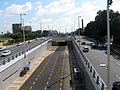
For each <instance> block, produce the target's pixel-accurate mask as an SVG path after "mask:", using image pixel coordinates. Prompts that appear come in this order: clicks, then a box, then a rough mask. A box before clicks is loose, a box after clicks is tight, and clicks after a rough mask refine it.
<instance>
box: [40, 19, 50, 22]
mask: <svg viewBox="0 0 120 90" xmlns="http://www.w3.org/2000/svg"><path fill="white" fill-rule="evenodd" d="M41 21H42V23H49V22H51V21H52V19H42V20H41Z"/></svg>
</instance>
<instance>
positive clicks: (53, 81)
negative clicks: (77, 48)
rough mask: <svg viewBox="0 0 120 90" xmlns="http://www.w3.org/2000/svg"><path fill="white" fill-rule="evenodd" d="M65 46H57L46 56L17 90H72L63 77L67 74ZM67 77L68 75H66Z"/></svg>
mask: <svg viewBox="0 0 120 90" xmlns="http://www.w3.org/2000/svg"><path fill="white" fill-rule="evenodd" d="M65 50H66V47H65V46H61V47H58V48H57V49H56V50H55V52H54V53H52V54H51V55H49V56H48V57H46V58H45V59H44V60H43V62H42V63H41V64H40V65H39V66H38V67H37V69H36V70H35V71H34V72H33V74H32V75H31V76H30V77H29V78H28V79H27V80H26V82H25V83H24V84H23V85H22V86H21V87H20V89H19V90H72V89H70V87H69V85H65V87H64V84H66V83H68V84H69V82H68V81H66V80H65V79H66V78H64V77H65V76H68V75H69V74H68V73H67V72H68V69H69V67H68V66H69V64H68V61H69V59H68V56H67V54H66V53H65ZM67 78H68V77H67Z"/></svg>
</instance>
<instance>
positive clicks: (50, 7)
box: [0, 0, 120, 33]
mask: <svg viewBox="0 0 120 90" xmlns="http://www.w3.org/2000/svg"><path fill="white" fill-rule="evenodd" d="M106 2H107V0H39V1H38V0H29V1H28V0H2V1H0V33H1V32H4V33H6V32H7V31H9V32H12V24H13V23H20V13H22V14H23V13H25V14H26V16H23V18H24V20H25V25H30V22H31V26H32V30H33V31H35V30H39V29H40V23H42V25H43V27H44V28H46V29H47V28H48V25H49V27H50V28H51V29H52V27H54V29H57V30H58V31H60V32H66V31H67V32H70V31H72V24H73V22H74V21H76V20H77V18H78V16H81V18H80V19H84V26H86V24H87V23H88V22H90V21H93V20H94V18H95V16H96V13H97V11H98V10H105V9H106ZM119 5H120V0H113V4H112V6H111V7H110V9H113V10H114V11H119V12H120V7H119ZM65 26H66V27H65ZM76 27H77V21H76ZM65 28H66V29H67V30H65Z"/></svg>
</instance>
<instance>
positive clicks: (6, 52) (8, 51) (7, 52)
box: [1, 50, 11, 56]
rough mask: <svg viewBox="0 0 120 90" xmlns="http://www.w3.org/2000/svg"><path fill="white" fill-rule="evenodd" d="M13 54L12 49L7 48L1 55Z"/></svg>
mask: <svg viewBox="0 0 120 90" xmlns="http://www.w3.org/2000/svg"><path fill="white" fill-rule="evenodd" d="M10 54H11V51H10V50H5V51H3V52H2V54H1V56H8V55H10Z"/></svg>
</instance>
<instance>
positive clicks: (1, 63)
mask: <svg viewBox="0 0 120 90" xmlns="http://www.w3.org/2000/svg"><path fill="white" fill-rule="evenodd" d="M47 40H49V39H46V40H45V41H44V42H46V41H47ZM44 42H42V43H44ZM42 43H38V44H36V45H34V46H30V47H28V48H26V53H27V52H29V51H30V50H32V49H33V48H35V47H37V46H38V45H40V44H41V45H42ZM24 54H25V52H24V50H21V51H19V52H17V53H15V54H13V55H10V56H8V57H6V58H4V59H3V60H0V66H2V65H5V64H7V63H9V62H10V61H12V60H15V59H16V58H18V57H19V56H22V55H24Z"/></svg>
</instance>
